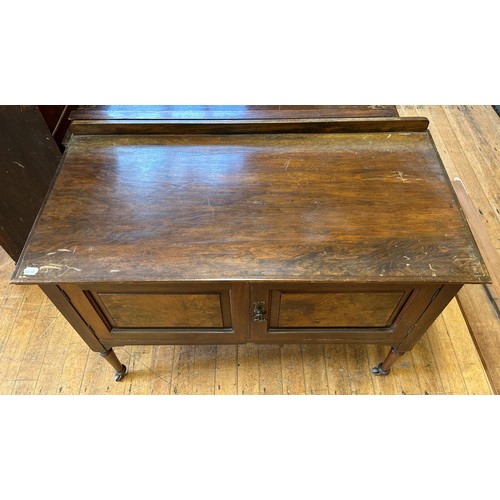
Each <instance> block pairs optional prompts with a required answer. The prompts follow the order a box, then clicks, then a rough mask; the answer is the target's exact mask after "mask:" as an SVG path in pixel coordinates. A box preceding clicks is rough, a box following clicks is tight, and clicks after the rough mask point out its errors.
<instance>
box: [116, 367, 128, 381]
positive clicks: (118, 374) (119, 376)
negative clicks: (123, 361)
mask: <svg viewBox="0 0 500 500" xmlns="http://www.w3.org/2000/svg"><path fill="white" fill-rule="evenodd" d="M127 373H128V370H127V367H126V366H125V365H122V370H121V371H120V372H117V371H116V370H115V382H120V380H121V379H122V378H123V377H125V375H127Z"/></svg>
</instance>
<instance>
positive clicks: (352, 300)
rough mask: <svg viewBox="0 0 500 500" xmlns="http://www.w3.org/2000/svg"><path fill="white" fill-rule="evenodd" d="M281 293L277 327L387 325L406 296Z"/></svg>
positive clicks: (398, 294)
mask: <svg viewBox="0 0 500 500" xmlns="http://www.w3.org/2000/svg"><path fill="white" fill-rule="evenodd" d="M278 293H279V299H278V300H279V314H278V324H277V325H272V326H273V327H274V326H276V327H278V328H316V327H324V328H332V327H379V328H382V327H387V326H389V324H390V319H391V317H392V316H393V313H394V311H395V309H396V307H397V306H398V304H399V303H400V301H401V299H402V298H403V296H404V292H403V291H394V292H351V293H342V292H330V293H329V292H315V293H294V292H278Z"/></svg>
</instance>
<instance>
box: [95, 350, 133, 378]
mask: <svg viewBox="0 0 500 500" xmlns="http://www.w3.org/2000/svg"><path fill="white" fill-rule="evenodd" d="M99 354H100V355H101V356H102V357H103V358H104V359H105V360H106V361H107V362H108V363H109V364H110V365H111V366H112V367H113V368H114V369H115V380H116V381H117V382H119V381H120V380H121V379H122V378H123V377H125V375H126V374H127V367H126V366H125V365H123V364H122V363H121V362H120V360H119V359H118V357H117V356H116V354H115V351H113V349H108V350H107V351H104V352H100V353H99Z"/></svg>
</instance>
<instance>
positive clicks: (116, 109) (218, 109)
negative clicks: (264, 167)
mask: <svg viewBox="0 0 500 500" xmlns="http://www.w3.org/2000/svg"><path fill="white" fill-rule="evenodd" d="M388 116H393V117H397V116H398V112H397V110H396V106H390V105H389V106H369V105H365V106H345V105H332V106H313V105H297V104H294V105H266V106H255V105H254V106H223V105H219V106H206V105H205V106H182V105H178V106H176V105H170V106H168V105H156V106H152V105H149V106H130V105H129V106H119V105H118V106H117V105H114V106H80V107H79V109H77V110H74V111H72V113H71V119H72V120H124V119H134V120H180V119H183V120H215V119H223V120H245V119H254V120H263V119H270V118H274V119H284V118H301V117H302V118H320V117H322V118H342V117H344V118H347V117H358V118H362V117H364V118H368V117H371V118H374V117H388Z"/></svg>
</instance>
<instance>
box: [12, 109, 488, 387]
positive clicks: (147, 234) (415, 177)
mask: <svg viewBox="0 0 500 500" xmlns="http://www.w3.org/2000/svg"><path fill="white" fill-rule="evenodd" d="M427 125H428V122H427V120H426V119H425V118H409V119H405V118H397V117H385V118H356V119H346V118H344V119H342V118H340V119H333V118H315V119H300V118H291V119H287V120H273V119H269V120H266V119H261V120H247V121H239V122H232V121H230V120H212V121H211V120H201V121H200V120H198V121H196V120H193V121H190V120H183V121H177V122H176V121H175V120H143V121H140V120H135V121H134V120H129V121H120V120H107V121H86V122H78V121H75V122H74V123H73V125H72V127H71V129H70V130H71V134H72V135H71V137H70V139H69V141H68V144H67V149H66V153H65V155H64V157H63V160H62V162H61V166H60V170H59V173H58V175H57V177H56V180H55V182H54V185H53V187H52V189H51V191H50V193H49V196H48V198H47V201H46V204H45V206H44V207H43V208H42V210H41V212H40V214H39V217H38V219H37V221H36V223H35V225H34V227H33V229H32V231H31V234H30V237H29V239H28V241H27V244H26V246H25V248H24V250H23V253H22V255H21V258H20V260H19V262H18V265H17V267H16V271H15V273H14V276H13V282H14V283H20V284H34V285H39V286H40V287H41V288H42V289H43V291H44V292H45V293H46V294H47V295H48V296H49V297H50V299H51V300H52V301H53V302H54V304H56V306H57V307H58V308H59V310H60V311H61V313H62V314H63V315H64V316H65V317H66V319H67V320H68V321H69V322H70V323H71V324H72V326H73V327H74V328H75V330H76V331H77V332H78V333H79V334H80V335H81V337H82V338H83V340H84V341H85V342H86V343H87V344H88V345H89V347H90V348H91V349H92V350H93V351H96V352H98V353H101V355H103V356H104V357H105V359H107V360H108V361H109V362H110V363H111V364H112V366H113V367H114V368H115V378H116V379H117V380H119V379H121V378H122V377H123V376H124V375H125V373H126V368H125V367H124V366H123V365H122V364H121V363H120V361H119V360H118V358H117V357H116V355H115V353H114V351H113V349H112V348H113V347H114V346H124V345H131V344H190V343H191V344H227V343H231V344H233V343H244V342H256V343H261V342H266V343H277V344H284V343H376V344H386V345H388V346H390V347H391V349H390V351H389V354H388V356H387V358H386V359H385V361H383V362H382V363H380V365H379V366H378V367H376V368H374V370H373V371H374V373H376V374H379V375H385V374H387V373H388V372H389V370H390V366H391V364H392V363H393V362H394V360H395V359H396V357H397V356H399V355H401V354H403V353H404V352H405V351H408V350H410V349H411V348H412V347H413V346H414V345H415V343H416V342H417V341H418V340H419V338H420V337H421V336H422V334H423V333H424V332H425V331H426V330H427V328H428V327H429V326H430V325H431V323H432V322H433V321H434V320H435V319H436V317H437V316H438V315H439V314H440V313H441V311H442V310H443V309H444V307H445V306H446V305H447V304H448V302H449V301H450V300H451V299H452V298H453V297H454V296H455V294H456V293H457V292H458V290H459V289H460V287H461V286H462V285H463V284H464V283H483V282H486V281H488V275H487V272H486V269H485V267H484V264H483V262H482V260H481V257H480V255H479V252H478V250H477V247H476V245H475V243H474V240H473V238H472V236H471V233H470V231H469V228H468V226H467V224H466V222H465V219H464V217H463V215H462V213H461V210H460V208H459V205H458V203H457V200H456V198H455V195H454V192H453V190H452V188H451V186H450V182H449V180H448V178H447V176H446V173H445V171H444V168H443V166H442V164H441V162H440V159H439V157H438V154H437V152H436V149H435V146H434V144H433V142H432V139H431V137H430V134H429V132H428V130H427Z"/></svg>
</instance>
